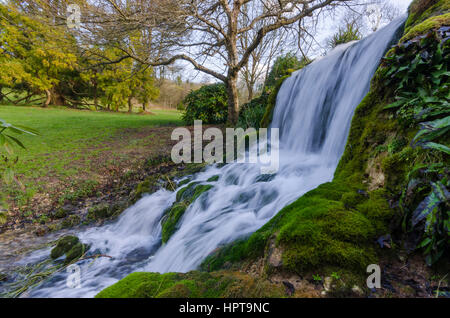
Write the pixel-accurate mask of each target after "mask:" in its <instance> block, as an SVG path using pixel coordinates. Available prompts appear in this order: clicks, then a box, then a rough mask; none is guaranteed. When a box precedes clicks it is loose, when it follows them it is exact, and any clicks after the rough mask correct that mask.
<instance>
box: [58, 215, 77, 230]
mask: <svg viewBox="0 0 450 318" xmlns="http://www.w3.org/2000/svg"><path fill="white" fill-rule="evenodd" d="M80 223H81V217H80V216H79V215H76V214H74V215H69V216H68V217H67V218H66V219H65V220H64V221H62V223H61V227H62V228H71V227H74V226H77V225H79V224H80Z"/></svg>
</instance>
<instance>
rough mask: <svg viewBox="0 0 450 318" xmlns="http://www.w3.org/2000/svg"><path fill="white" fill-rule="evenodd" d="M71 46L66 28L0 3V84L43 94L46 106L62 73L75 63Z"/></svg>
mask: <svg viewBox="0 0 450 318" xmlns="http://www.w3.org/2000/svg"><path fill="white" fill-rule="evenodd" d="M73 49H74V42H73V38H71V37H68V36H67V35H66V34H65V29H63V28H55V27H52V26H50V25H47V24H46V23H43V22H42V21H40V20H36V19H32V18H29V17H27V16H25V15H23V14H21V13H20V12H19V11H17V10H16V9H15V7H13V6H5V5H1V4H0V53H1V54H0V86H6V87H10V88H15V87H17V86H20V87H21V88H25V89H26V90H27V91H28V92H29V95H32V94H39V93H45V95H46V99H45V101H44V103H43V106H44V107H46V106H48V105H49V104H50V101H51V99H52V89H53V88H54V87H55V86H56V85H57V84H58V83H59V82H60V78H61V74H62V73H63V72H66V71H68V70H71V69H73V67H74V64H75V63H76V60H77V57H76V55H75V52H74V50H73Z"/></svg>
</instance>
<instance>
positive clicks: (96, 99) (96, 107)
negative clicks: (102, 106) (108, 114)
mask: <svg viewBox="0 0 450 318" xmlns="http://www.w3.org/2000/svg"><path fill="white" fill-rule="evenodd" d="M94 106H95V110H98V96H97V84H96V85H94Z"/></svg>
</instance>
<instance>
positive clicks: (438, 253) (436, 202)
mask: <svg viewBox="0 0 450 318" xmlns="http://www.w3.org/2000/svg"><path fill="white" fill-rule="evenodd" d="M441 34H443V33H442V32H441V30H437V31H431V32H429V33H427V34H426V35H423V36H420V37H418V38H415V39H412V40H410V41H407V42H404V43H401V44H399V45H398V46H396V47H395V48H394V49H393V50H392V51H391V54H390V55H389V56H388V58H387V59H386V60H385V62H384V65H385V67H386V73H385V78H386V81H387V85H393V86H394V87H395V91H394V93H395V95H396V101H395V102H394V103H392V104H390V105H388V106H386V107H385V109H386V110H389V111H394V110H395V115H396V116H397V118H398V120H399V121H400V123H401V124H402V125H403V126H404V127H406V128H414V127H418V129H419V130H418V132H417V134H416V135H415V137H414V138H413V140H412V142H411V146H412V147H413V148H418V147H419V148H421V149H423V150H424V151H429V152H434V153H435V154H437V155H435V157H436V158H440V159H438V160H437V161H436V160H435V162H434V163H433V164H422V165H420V166H419V167H417V168H415V169H413V170H412V171H411V172H410V173H409V175H408V178H407V180H408V184H407V186H406V187H405V189H404V190H403V193H402V196H401V198H400V208H401V209H402V210H403V212H404V215H405V218H404V223H403V227H404V229H405V230H406V231H409V232H413V231H415V230H421V231H423V232H422V233H423V234H422V235H421V237H420V239H419V241H418V244H417V248H421V249H423V250H424V253H425V255H426V261H427V263H428V264H429V265H431V264H433V263H435V262H436V261H438V260H439V259H440V258H441V257H442V255H443V254H444V253H445V251H446V250H447V249H448V243H449V239H448V237H449V233H450V221H449V219H450V212H449V211H450V192H449V190H448V189H449V187H450V181H449V179H448V175H449V171H448V170H449V169H448V157H446V156H448V155H449V154H450V148H449V147H448V143H449V138H448V133H449V131H450V105H449V100H450V93H449V91H450V90H449V82H450V81H449V79H450V72H449V71H448V61H449V57H450V56H449V50H448V47H449V46H448V42H449V38H448V37H447V38H443V37H441Z"/></svg>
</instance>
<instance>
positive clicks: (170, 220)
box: [161, 201, 189, 243]
mask: <svg viewBox="0 0 450 318" xmlns="http://www.w3.org/2000/svg"><path fill="white" fill-rule="evenodd" d="M188 206H189V205H187V204H186V202H184V201H183V202H180V203H175V204H174V205H173V206H172V207H171V208H170V210H169V211H168V212H166V214H165V217H164V219H163V220H162V221H161V224H162V242H163V243H166V242H167V241H168V240H169V238H170V237H171V236H172V234H173V233H175V231H176V226H177V224H178V221H179V220H180V219H181V217H182V216H183V214H184V212H185V211H186V209H187V207H188Z"/></svg>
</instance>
